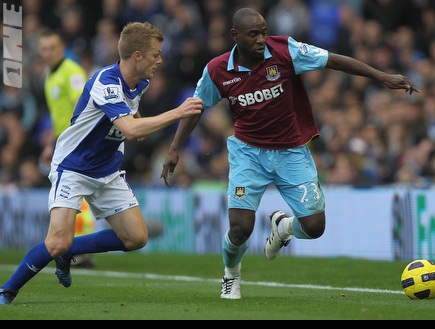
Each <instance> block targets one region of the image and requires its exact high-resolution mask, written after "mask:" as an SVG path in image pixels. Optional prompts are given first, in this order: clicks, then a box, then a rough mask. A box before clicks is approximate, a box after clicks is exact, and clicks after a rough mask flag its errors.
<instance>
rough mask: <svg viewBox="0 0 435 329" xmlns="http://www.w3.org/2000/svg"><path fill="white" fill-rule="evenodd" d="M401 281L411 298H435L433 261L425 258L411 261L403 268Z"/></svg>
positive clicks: (434, 264)
mask: <svg viewBox="0 0 435 329" xmlns="http://www.w3.org/2000/svg"><path fill="white" fill-rule="evenodd" d="M401 282H402V289H403V291H404V292H405V294H406V295H407V296H408V297H409V298H411V299H432V298H435V263H434V262H431V261H430V260H427V259H417V260H414V261H412V262H411V263H409V264H408V265H406V267H405V269H404V270H403V272H402V277H401Z"/></svg>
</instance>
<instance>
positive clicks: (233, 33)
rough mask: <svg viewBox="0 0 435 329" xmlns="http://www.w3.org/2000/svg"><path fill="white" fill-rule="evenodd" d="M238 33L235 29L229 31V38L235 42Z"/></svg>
mask: <svg viewBox="0 0 435 329" xmlns="http://www.w3.org/2000/svg"><path fill="white" fill-rule="evenodd" d="M238 34H239V33H238V32H237V30H236V29H231V31H230V35H231V38H232V39H233V40H234V41H237V35H238Z"/></svg>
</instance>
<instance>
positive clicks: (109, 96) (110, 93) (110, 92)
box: [103, 86, 119, 101]
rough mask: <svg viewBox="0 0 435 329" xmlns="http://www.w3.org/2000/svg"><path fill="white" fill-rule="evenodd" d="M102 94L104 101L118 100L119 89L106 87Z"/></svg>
mask: <svg viewBox="0 0 435 329" xmlns="http://www.w3.org/2000/svg"><path fill="white" fill-rule="evenodd" d="M103 92H104V99H105V100H106V101H110V100H114V99H119V89H118V87H110V86H108V87H107V88H105V89H103Z"/></svg>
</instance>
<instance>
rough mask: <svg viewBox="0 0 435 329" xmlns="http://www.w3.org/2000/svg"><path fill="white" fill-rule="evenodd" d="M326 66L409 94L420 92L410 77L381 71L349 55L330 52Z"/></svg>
mask: <svg viewBox="0 0 435 329" xmlns="http://www.w3.org/2000/svg"><path fill="white" fill-rule="evenodd" d="M326 68H329V69H333V70H339V71H343V72H346V73H349V74H353V75H360V76H363V77H367V78H370V79H374V80H377V81H379V82H381V83H383V84H384V85H385V86H387V87H388V88H390V89H404V90H405V91H406V92H409V94H412V93H413V92H417V93H419V92H420V90H419V89H417V88H416V87H415V86H414V85H413V83H412V82H411V81H410V80H409V79H408V77H406V76H403V75H401V74H388V73H385V72H382V71H379V70H377V69H375V68H374V67H372V66H370V65H368V64H365V63H363V62H361V61H359V60H357V59H355V58H352V57H349V56H344V55H339V54H335V53H331V52H330V53H329V58H328V62H327V64H326Z"/></svg>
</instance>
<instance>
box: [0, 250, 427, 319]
mask: <svg viewBox="0 0 435 329" xmlns="http://www.w3.org/2000/svg"><path fill="white" fill-rule="evenodd" d="M23 255H24V253H23V252H18V251H0V284H3V283H4V282H5V281H6V280H7V278H8V277H9V275H10V274H11V273H12V272H13V270H14V269H15V267H16V266H17V264H18V263H19V261H20V260H21V257H22V256H23ZM95 259H96V262H97V265H96V267H95V268H94V269H79V268H74V267H73V268H72V270H71V271H72V275H73V284H72V286H71V287H69V288H64V287H62V286H61V285H60V284H58V282H57V278H56V276H55V275H54V262H53V263H51V264H49V266H47V267H46V268H45V269H44V270H43V271H41V273H39V274H38V275H37V276H36V277H34V278H33V279H32V280H31V281H29V282H28V283H27V284H26V285H25V286H24V287H23V288H22V289H21V291H20V293H19V295H18V296H17V298H16V299H15V300H14V302H13V303H12V304H10V305H0V320H58V319H61V320H67V319H68V320H86V319H92V320H109V319H110V320H127V319H128V320H130V319H131V320H133V319H138V320H147V319H149V320H268V319H276V320H279V319H300V320H321V319H323V320H399V319H406V320H412V319H414V320H424V319H435V312H434V308H435V299H431V300H411V299H409V298H408V297H406V296H405V294H404V293H403V292H402V290H401V285H400V275H401V273H402V270H403V268H404V267H405V265H406V264H407V263H408V262H403V261H397V262H382V261H368V260H356V259H348V258H299V257H288V256H285V257H278V258H277V259H275V260H273V261H269V260H267V259H266V258H265V257H264V256H263V255H251V254H246V255H245V257H244V259H243V263H242V299H241V300H222V299H221V298H220V279H221V277H222V275H223V265H222V257H221V255H218V254H212V255H186V254H157V253H152V254H151V253H141V252H132V253H108V254H98V255H95Z"/></svg>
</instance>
